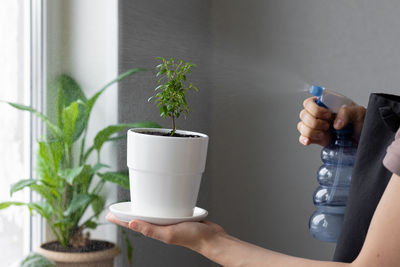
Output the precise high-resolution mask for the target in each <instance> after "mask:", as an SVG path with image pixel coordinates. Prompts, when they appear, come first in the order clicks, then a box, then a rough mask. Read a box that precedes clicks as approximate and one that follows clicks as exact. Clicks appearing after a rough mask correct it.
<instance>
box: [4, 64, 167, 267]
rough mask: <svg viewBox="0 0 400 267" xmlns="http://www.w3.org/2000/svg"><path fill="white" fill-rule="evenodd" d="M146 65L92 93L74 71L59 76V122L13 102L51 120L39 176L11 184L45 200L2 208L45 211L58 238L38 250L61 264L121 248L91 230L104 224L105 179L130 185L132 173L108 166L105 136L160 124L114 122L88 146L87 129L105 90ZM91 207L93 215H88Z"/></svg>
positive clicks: (106, 256) (108, 260)
mask: <svg viewBox="0 0 400 267" xmlns="http://www.w3.org/2000/svg"><path fill="white" fill-rule="evenodd" d="M142 70H143V69H140V68H137V69H132V70H129V71H127V72H125V73H123V74H122V75H120V76H119V77H117V78H116V79H115V80H113V81H111V82H110V83H108V84H107V85H106V86H104V87H103V88H102V89H100V90H99V91H98V92H97V93H96V94H94V95H93V96H92V97H91V98H89V99H88V98H87V97H86V96H85V94H84V93H83V91H82V90H81V88H80V87H79V85H78V84H77V83H76V82H75V81H74V80H73V79H72V78H71V77H69V76H67V75H62V76H60V77H59V79H58V80H57V82H58V95H57V104H56V105H57V119H56V120H57V122H56V123H53V122H51V121H50V119H49V118H48V117H47V116H46V115H44V114H42V113H40V112H38V111H36V110H35V109H33V108H31V107H29V106H24V105H20V104H16V103H9V104H10V105H11V106H13V107H14V108H17V109H19V110H24V111H29V112H31V113H32V114H34V115H36V116H38V117H39V118H40V119H41V120H42V121H43V122H44V123H45V125H46V126H47V134H46V135H45V136H43V137H42V139H41V140H38V150H39V151H38V153H37V158H36V162H37V166H36V174H37V178H35V179H33V178H30V179H23V180H20V181H18V182H17V183H15V184H14V185H12V186H11V190H10V194H11V195H12V194H13V193H14V192H17V191H19V190H22V189H24V188H30V189H31V190H32V191H34V192H36V193H37V194H39V195H40V196H41V199H42V200H41V201H39V202H32V203H23V202H15V201H9V202H2V203H0V209H4V208H7V207H9V206H12V205H14V206H21V205H24V206H27V207H28V208H29V210H30V212H31V213H32V211H33V212H35V213H37V214H39V215H40V216H42V217H43V218H44V219H45V221H46V222H47V225H48V227H49V228H50V229H51V232H52V233H53V235H54V236H55V238H56V240H55V241H52V242H48V243H44V244H42V245H41V246H40V248H39V249H38V250H37V251H38V253H40V254H42V255H44V256H45V257H47V258H49V259H51V260H52V261H54V262H55V263H56V264H57V266H113V260H114V257H115V256H116V255H118V254H119V248H118V247H117V246H116V245H115V244H113V243H110V242H107V241H102V240H92V239H90V236H89V232H88V231H87V230H88V229H95V228H96V227H97V226H98V225H99V221H98V219H99V215H100V213H101V212H102V211H103V209H104V207H105V197H104V196H102V195H101V191H102V188H103V186H104V184H105V183H106V182H112V183H115V184H118V185H120V186H122V187H125V188H129V178H128V175H127V173H124V172H112V171H106V169H107V168H109V166H107V165H106V164H105V163H104V162H102V161H101V158H100V152H101V149H102V147H103V144H104V143H105V142H109V141H115V140H119V139H121V138H124V137H125V136H123V135H120V136H114V135H115V134H118V133H119V132H121V131H123V130H125V129H127V128H131V127H160V126H159V125H158V124H156V123H153V122H139V123H130V124H117V125H110V126H108V127H106V128H104V129H102V130H101V131H99V132H98V133H97V135H96V136H95V137H94V140H93V142H92V144H91V145H90V146H89V147H87V146H86V141H87V132H88V126H89V118H90V115H91V111H92V109H93V106H94V105H95V103H96V101H97V99H98V98H99V97H100V95H101V94H102V93H103V92H104V91H105V90H106V89H107V88H108V87H109V86H110V85H112V84H114V83H116V82H118V81H120V80H122V79H124V78H126V77H128V76H130V75H132V74H134V73H137V72H138V71H142ZM93 153H96V154H97V157H96V159H97V160H96V162H95V163H94V164H91V163H89V161H90V160H89V156H90V155H91V154H93ZM95 176H97V177H95ZM89 207H90V208H89ZM89 209H91V210H92V215H91V216H89V218H87V219H85V220H83V215H84V214H85V212H86V211H87V210H89ZM76 252H79V253H76ZM33 259H35V260H36V257H34V258H33ZM30 260H31V259H30Z"/></svg>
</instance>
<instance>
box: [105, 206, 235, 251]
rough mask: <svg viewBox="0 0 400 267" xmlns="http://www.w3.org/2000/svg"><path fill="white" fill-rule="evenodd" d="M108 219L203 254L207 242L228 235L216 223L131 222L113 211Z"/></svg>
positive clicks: (167, 242) (148, 235)
mask: <svg viewBox="0 0 400 267" xmlns="http://www.w3.org/2000/svg"><path fill="white" fill-rule="evenodd" d="M106 219H107V220H108V221H110V222H112V223H116V224H118V225H121V226H123V227H126V228H129V229H131V230H134V231H136V232H140V233H142V234H143V235H144V236H147V237H150V238H153V239H157V240H160V241H162V242H164V243H166V244H171V245H179V246H184V247H187V248H189V249H192V250H194V251H196V252H199V253H201V254H203V253H204V250H205V249H206V247H207V244H211V243H212V242H214V241H215V240H216V239H217V238H218V237H219V236H220V235H226V236H227V234H226V233H225V231H224V230H223V228H222V227H221V226H219V225H217V224H215V223H212V222H208V221H204V222H183V223H178V224H173V225H167V226H159V225H155V224H150V223H147V222H144V221H139V220H134V221H131V222H129V223H127V222H123V221H120V220H118V219H117V218H116V217H115V216H114V215H113V214H112V213H109V214H108V215H107V217H106Z"/></svg>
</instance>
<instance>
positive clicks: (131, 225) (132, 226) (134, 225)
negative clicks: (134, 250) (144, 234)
mask: <svg viewBox="0 0 400 267" xmlns="http://www.w3.org/2000/svg"><path fill="white" fill-rule="evenodd" d="M129 228H131V229H132V230H135V231H138V230H139V224H138V223H137V222H131V223H130V224H129Z"/></svg>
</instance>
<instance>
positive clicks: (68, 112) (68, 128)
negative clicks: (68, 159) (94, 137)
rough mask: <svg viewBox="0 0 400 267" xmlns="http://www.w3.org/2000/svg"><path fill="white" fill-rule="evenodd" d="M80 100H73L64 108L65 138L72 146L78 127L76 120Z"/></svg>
mask: <svg viewBox="0 0 400 267" xmlns="http://www.w3.org/2000/svg"><path fill="white" fill-rule="evenodd" d="M78 107H79V102H78V101H76V102H72V103H71V105H69V106H68V107H66V108H64V109H63V111H62V120H63V128H62V129H63V133H64V139H65V142H66V143H67V145H68V146H71V144H72V142H73V140H74V134H75V129H76V121H77V119H78V115H79V108H78Z"/></svg>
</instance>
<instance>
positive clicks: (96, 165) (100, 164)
mask: <svg viewBox="0 0 400 267" xmlns="http://www.w3.org/2000/svg"><path fill="white" fill-rule="evenodd" d="M101 168H110V166H109V165H107V164H103V163H96V164H95V165H94V166H93V168H92V174H95V173H96V172H98V171H99V170H100V169H101Z"/></svg>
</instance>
